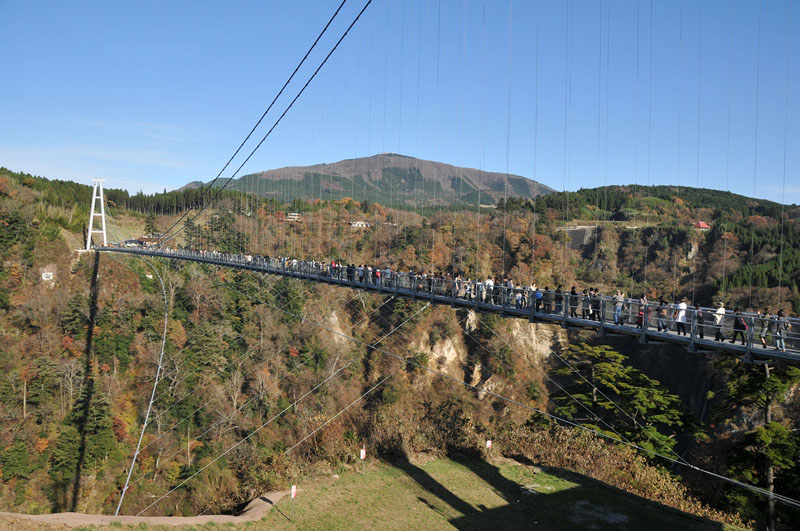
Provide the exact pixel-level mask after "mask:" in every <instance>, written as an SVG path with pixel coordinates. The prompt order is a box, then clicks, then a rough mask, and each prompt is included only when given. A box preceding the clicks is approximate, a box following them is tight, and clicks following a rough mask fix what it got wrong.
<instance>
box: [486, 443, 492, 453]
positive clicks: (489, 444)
mask: <svg viewBox="0 0 800 531" xmlns="http://www.w3.org/2000/svg"><path fill="white" fill-rule="evenodd" d="M486 456H487V457H491V456H492V440H491V439H486Z"/></svg>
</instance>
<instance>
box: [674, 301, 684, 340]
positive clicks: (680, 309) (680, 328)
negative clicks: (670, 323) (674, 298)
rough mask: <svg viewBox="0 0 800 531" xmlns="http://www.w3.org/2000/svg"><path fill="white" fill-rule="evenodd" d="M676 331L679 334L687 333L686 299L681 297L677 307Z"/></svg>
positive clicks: (675, 317)
mask: <svg viewBox="0 0 800 531" xmlns="http://www.w3.org/2000/svg"><path fill="white" fill-rule="evenodd" d="M673 318H674V319H675V331H676V332H677V333H678V335H681V334H683V335H684V336H685V335H686V299H681V301H680V302H679V303H678V306H677V307H676V309H675V315H673Z"/></svg>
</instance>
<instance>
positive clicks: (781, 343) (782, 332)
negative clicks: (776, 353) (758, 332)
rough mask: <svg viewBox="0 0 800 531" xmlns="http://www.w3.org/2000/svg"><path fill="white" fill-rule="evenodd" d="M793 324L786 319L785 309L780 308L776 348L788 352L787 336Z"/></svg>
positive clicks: (776, 329)
mask: <svg viewBox="0 0 800 531" xmlns="http://www.w3.org/2000/svg"><path fill="white" fill-rule="evenodd" d="M791 329H792V325H791V324H789V321H787V320H786V317H785V316H784V314H783V310H778V319H777V321H776V322H775V350H780V351H781V352H786V336H787V335H788V332H789V330H791Z"/></svg>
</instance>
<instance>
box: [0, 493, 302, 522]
mask: <svg viewBox="0 0 800 531" xmlns="http://www.w3.org/2000/svg"><path fill="white" fill-rule="evenodd" d="M287 494H289V491H282V492H268V493H267V494H264V495H262V496H259V497H258V498H256V499H255V500H253V501H251V502H250V503H248V504H247V507H245V509H244V511H242V514H240V515H239V516H230V515H226V514H217V515H203V516H107V515H102V514H84V513H52V514H19V513H4V512H0V517H9V518H15V519H20V520H32V521H34V522H41V523H45V524H55V525H65V526H68V527H81V526H89V525H96V526H101V525H111V524H113V523H119V524H123V525H138V524H142V523H144V524H152V525H176V526H177V525H201V524H207V523H209V522H214V523H218V524H226V523H233V524H242V523H245V522H252V521H255V520H261V518H263V517H264V515H265V514H267V513H268V512H269V511H270V510H271V509H272V507H273V506H274V505H275V504H276V503H278V501H279V500H280V499H281V498H283V497H284V496H285V495H287Z"/></svg>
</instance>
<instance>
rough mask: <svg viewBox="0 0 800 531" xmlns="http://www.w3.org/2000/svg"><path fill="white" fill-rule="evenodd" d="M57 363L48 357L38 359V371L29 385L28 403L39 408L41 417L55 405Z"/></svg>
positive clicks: (38, 412)
mask: <svg viewBox="0 0 800 531" xmlns="http://www.w3.org/2000/svg"><path fill="white" fill-rule="evenodd" d="M57 371H58V369H57V367H56V364H55V363H54V362H53V360H51V359H50V358H48V357H45V356H42V357H40V358H37V359H36V371H35V374H34V376H33V378H32V379H31V382H30V384H29V385H28V404H30V405H31V406H34V407H36V408H37V415H38V416H39V417H40V418H41V417H44V416H46V413H47V412H48V411H50V410H52V409H53V407H54V395H53V392H54V390H55V386H56V382H57V377H58V374H57Z"/></svg>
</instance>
